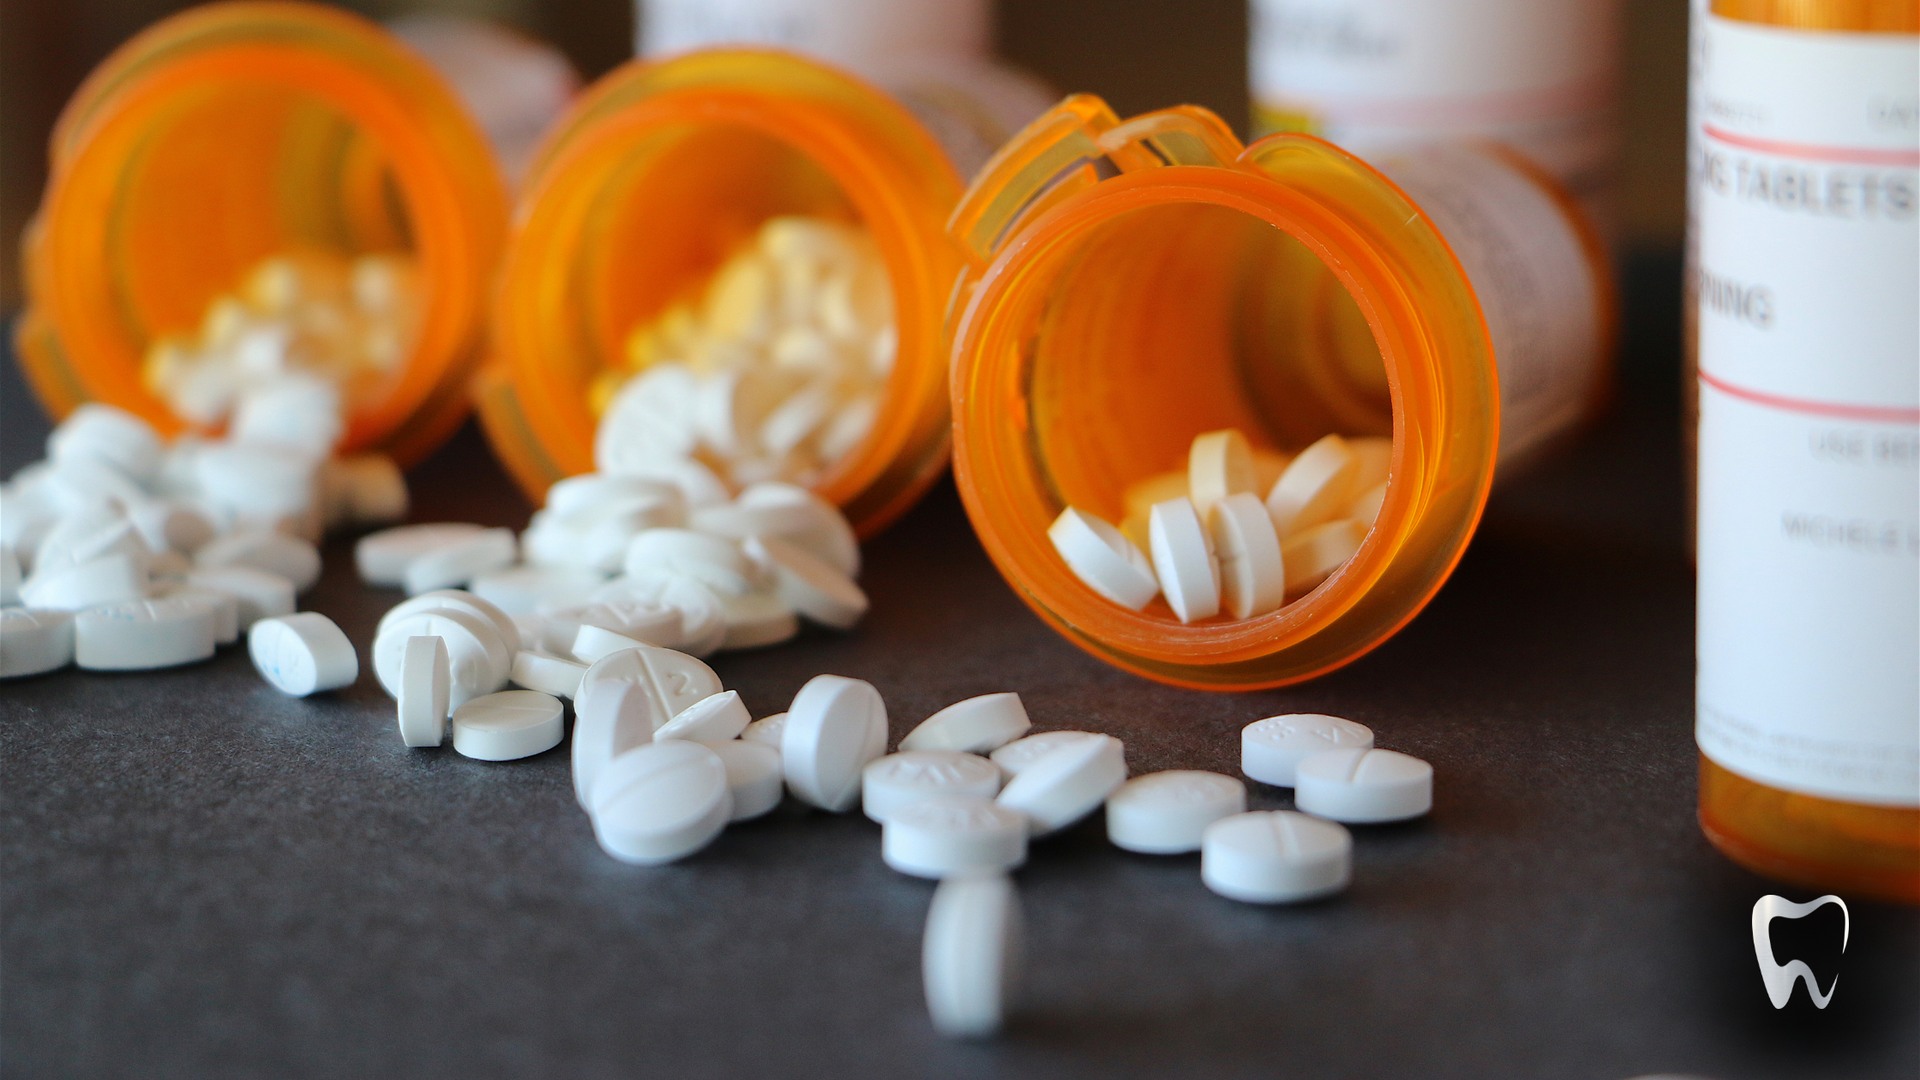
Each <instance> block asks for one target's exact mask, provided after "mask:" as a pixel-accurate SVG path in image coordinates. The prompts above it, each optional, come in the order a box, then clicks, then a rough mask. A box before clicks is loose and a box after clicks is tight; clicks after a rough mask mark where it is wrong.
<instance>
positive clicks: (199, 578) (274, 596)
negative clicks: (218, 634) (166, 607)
mask: <svg viewBox="0 0 1920 1080" xmlns="http://www.w3.org/2000/svg"><path fill="white" fill-rule="evenodd" d="M187 585H188V586H190V587H192V588H195V589H211V590H212V591H214V592H219V593H225V594H227V595H228V596H231V597H233V602H234V608H235V614H236V616H237V617H238V619H239V627H238V629H240V630H248V629H251V628H252V626H253V624H254V623H256V622H259V621H260V620H261V619H271V618H273V617H275V616H277V615H291V614H293V607H294V596H293V582H291V581H288V580H287V579H286V578H283V577H281V576H280V575H279V574H274V573H269V572H268V571H265V570H256V569H254V568H253V567H251V566H223V567H220V568H219V569H217V570H199V569H196V570H192V571H189V572H188V573H187Z"/></svg>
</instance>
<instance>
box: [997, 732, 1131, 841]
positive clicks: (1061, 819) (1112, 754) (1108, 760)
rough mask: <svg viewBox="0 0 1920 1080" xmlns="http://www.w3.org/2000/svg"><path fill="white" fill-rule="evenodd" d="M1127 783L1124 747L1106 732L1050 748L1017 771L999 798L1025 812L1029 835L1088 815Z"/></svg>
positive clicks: (1066, 824)
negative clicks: (1030, 832)
mask: <svg viewBox="0 0 1920 1080" xmlns="http://www.w3.org/2000/svg"><path fill="white" fill-rule="evenodd" d="M1126 782H1127V757H1126V749H1125V747H1123V746H1122V745H1121V744H1120V740H1119V739H1116V738H1114V737H1113V736H1111V735H1095V736H1093V737H1092V738H1087V739H1075V740H1072V741H1070V742H1068V743H1066V744H1065V745H1063V746H1058V747H1055V748H1054V749H1053V750H1051V751H1049V752H1048V753H1046V754H1045V755H1044V756H1042V757H1041V758H1040V759H1039V760H1037V761H1035V762H1033V763H1032V764H1030V765H1028V766H1027V767H1026V768H1024V769H1022V770H1020V772H1019V773H1018V774H1017V775H1016V776H1014V778H1013V779H1011V780H1009V781H1007V786H1006V787H1005V788H1002V789H1001V791H1000V796H999V799H1000V805H1002V806H1006V807H1011V808H1012V809H1015V810H1018V811H1020V812H1021V813H1023V814H1025V815H1027V821H1028V825H1029V827H1030V828H1031V830H1032V833H1033V835H1034V836H1045V835H1047V834H1048V833H1051V832H1057V831H1059V830H1060V829H1064V828H1066V827H1067V826H1069V825H1071V824H1073V823H1074V822H1076V821H1079V820H1080V819H1081V818H1083V817H1086V816H1087V815H1088V814H1091V813H1093V812H1094V811H1095V810H1097V809H1099V807H1100V804H1101V803H1102V802H1103V801H1105V799H1106V797H1107V796H1108V795H1110V794H1112V792H1113V789H1115V788H1117V787H1119V786H1120V785H1121V784H1124V783H1126Z"/></svg>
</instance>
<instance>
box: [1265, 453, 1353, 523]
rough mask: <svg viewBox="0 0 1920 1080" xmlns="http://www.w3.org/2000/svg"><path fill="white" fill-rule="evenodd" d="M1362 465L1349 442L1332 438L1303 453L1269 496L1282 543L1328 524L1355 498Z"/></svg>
mask: <svg viewBox="0 0 1920 1080" xmlns="http://www.w3.org/2000/svg"><path fill="white" fill-rule="evenodd" d="M1359 467H1360V462H1359V460H1358V459H1357V458H1355V457H1354V456H1353V451H1351V450H1349V449H1348V448H1347V443H1346V440H1345V439H1342V438H1341V437H1340V436H1338V435H1328V436H1326V437H1324V438H1322V439H1321V440H1320V441H1318V442H1316V443H1314V444H1313V445H1312V446H1309V447H1307V448H1306V449H1305V450H1302V451H1300V456H1299V457H1296V458H1294V459H1293V460H1292V461H1291V462H1288V463H1287V469H1286V471H1285V472H1283V473H1281V474H1280V479H1279V480H1278V481H1276V482H1275V483H1274V485H1273V490H1272V491H1270V492H1268V493H1267V513H1268V514H1270V515H1271V516H1272V517H1273V527H1274V530H1275V531H1276V532H1278V533H1279V534H1280V538H1281V539H1282V540H1284V539H1286V538H1288V537H1290V536H1292V535H1293V534H1294V533H1296V532H1299V531H1300V530H1302V529H1310V528H1312V527H1313V526H1315V525H1318V524H1320V523H1321V522H1323V521H1327V520H1329V519H1331V518H1332V517H1333V515H1334V514H1335V513H1337V512H1338V511H1339V510H1340V508H1341V507H1343V506H1345V505H1346V504H1347V501H1348V500H1349V499H1351V498H1352V497H1353V478H1354V475H1355V473H1357V472H1358V471H1359Z"/></svg>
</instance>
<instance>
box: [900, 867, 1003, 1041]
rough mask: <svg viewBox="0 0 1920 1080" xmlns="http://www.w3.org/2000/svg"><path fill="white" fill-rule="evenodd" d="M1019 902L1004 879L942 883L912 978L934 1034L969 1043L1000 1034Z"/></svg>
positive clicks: (992, 877) (958, 879) (998, 876)
mask: <svg viewBox="0 0 1920 1080" xmlns="http://www.w3.org/2000/svg"><path fill="white" fill-rule="evenodd" d="M1020 952H1021V927H1020V898H1019V895H1018V894H1017V893H1015V892H1014V888H1013V881H1012V880H1011V879H1010V878H1008V877H1007V876H1006V875H1005V874H992V875H978V876H964V877H950V878H947V879H946V880H945V881H942V882H941V883H940V887H939V888H938V889H936V890H934V893H933V904H932V905H931V906H930V907H929V908H928V909H927V929H926V934H925V936H924V937H923V938H922V941H921V952H920V974H921V980H922V982H923V983H924V985H925V987H926V994H927V1013H928V1015H929V1016H930V1017H932V1019H933V1027H934V1030H936V1031H938V1032H939V1033H940V1034H942V1035H945V1036H947V1037H948V1038H950V1039H973V1038H982V1037H985V1036H988V1035H992V1034H993V1033H994V1032H996V1031H998V1030H1000V1024H1001V1021H1002V1018H1003V1017H1004V1016H1005V1014H1006V1013H1007V1012H1008V1011H1009V1009H1010V1008H1011V1006H1012V1004H1013V996H1014V994H1013V991H1014V987H1015V985H1016V983H1017V981H1018V979H1019V974H1020Z"/></svg>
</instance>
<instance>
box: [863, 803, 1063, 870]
mask: <svg viewBox="0 0 1920 1080" xmlns="http://www.w3.org/2000/svg"><path fill="white" fill-rule="evenodd" d="M881 824H882V826H883V828H882V831H881V837H880V855H881V858H883V859H885V860H886V863H887V865H888V866H891V867H893V868H894V869H895V870H898V871H900V872H901V873H903V874H912V875H913V876H915V877H924V878H945V877H952V876H953V875H955V874H969V873H983V872H996V871H1002V870H1011V869H1013V868H1014V867H1017V866H1019V865H1020V864H1021V863H1024V862H1026V861H1027V819H1026V817H1025V815H1023V814H1021V813H1020V812H1019V811H1018V810H1013V809H1010V808H1008V807H1005V806H1001V805H1000V804H999V803H996V802H994V801H993V799H992V797H991V796H980V795H966V794H959V793H949V794H940V795H931V796H927V797H924V798H920V799H916V800H914V801H913V802H909V803H904V804H902V805H900V806H899V807H897V808H895V809H894V810H893V812H891V813H889V814H888V815H887V816H886V817H885V818H884V819H881Z"/></svg>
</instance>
